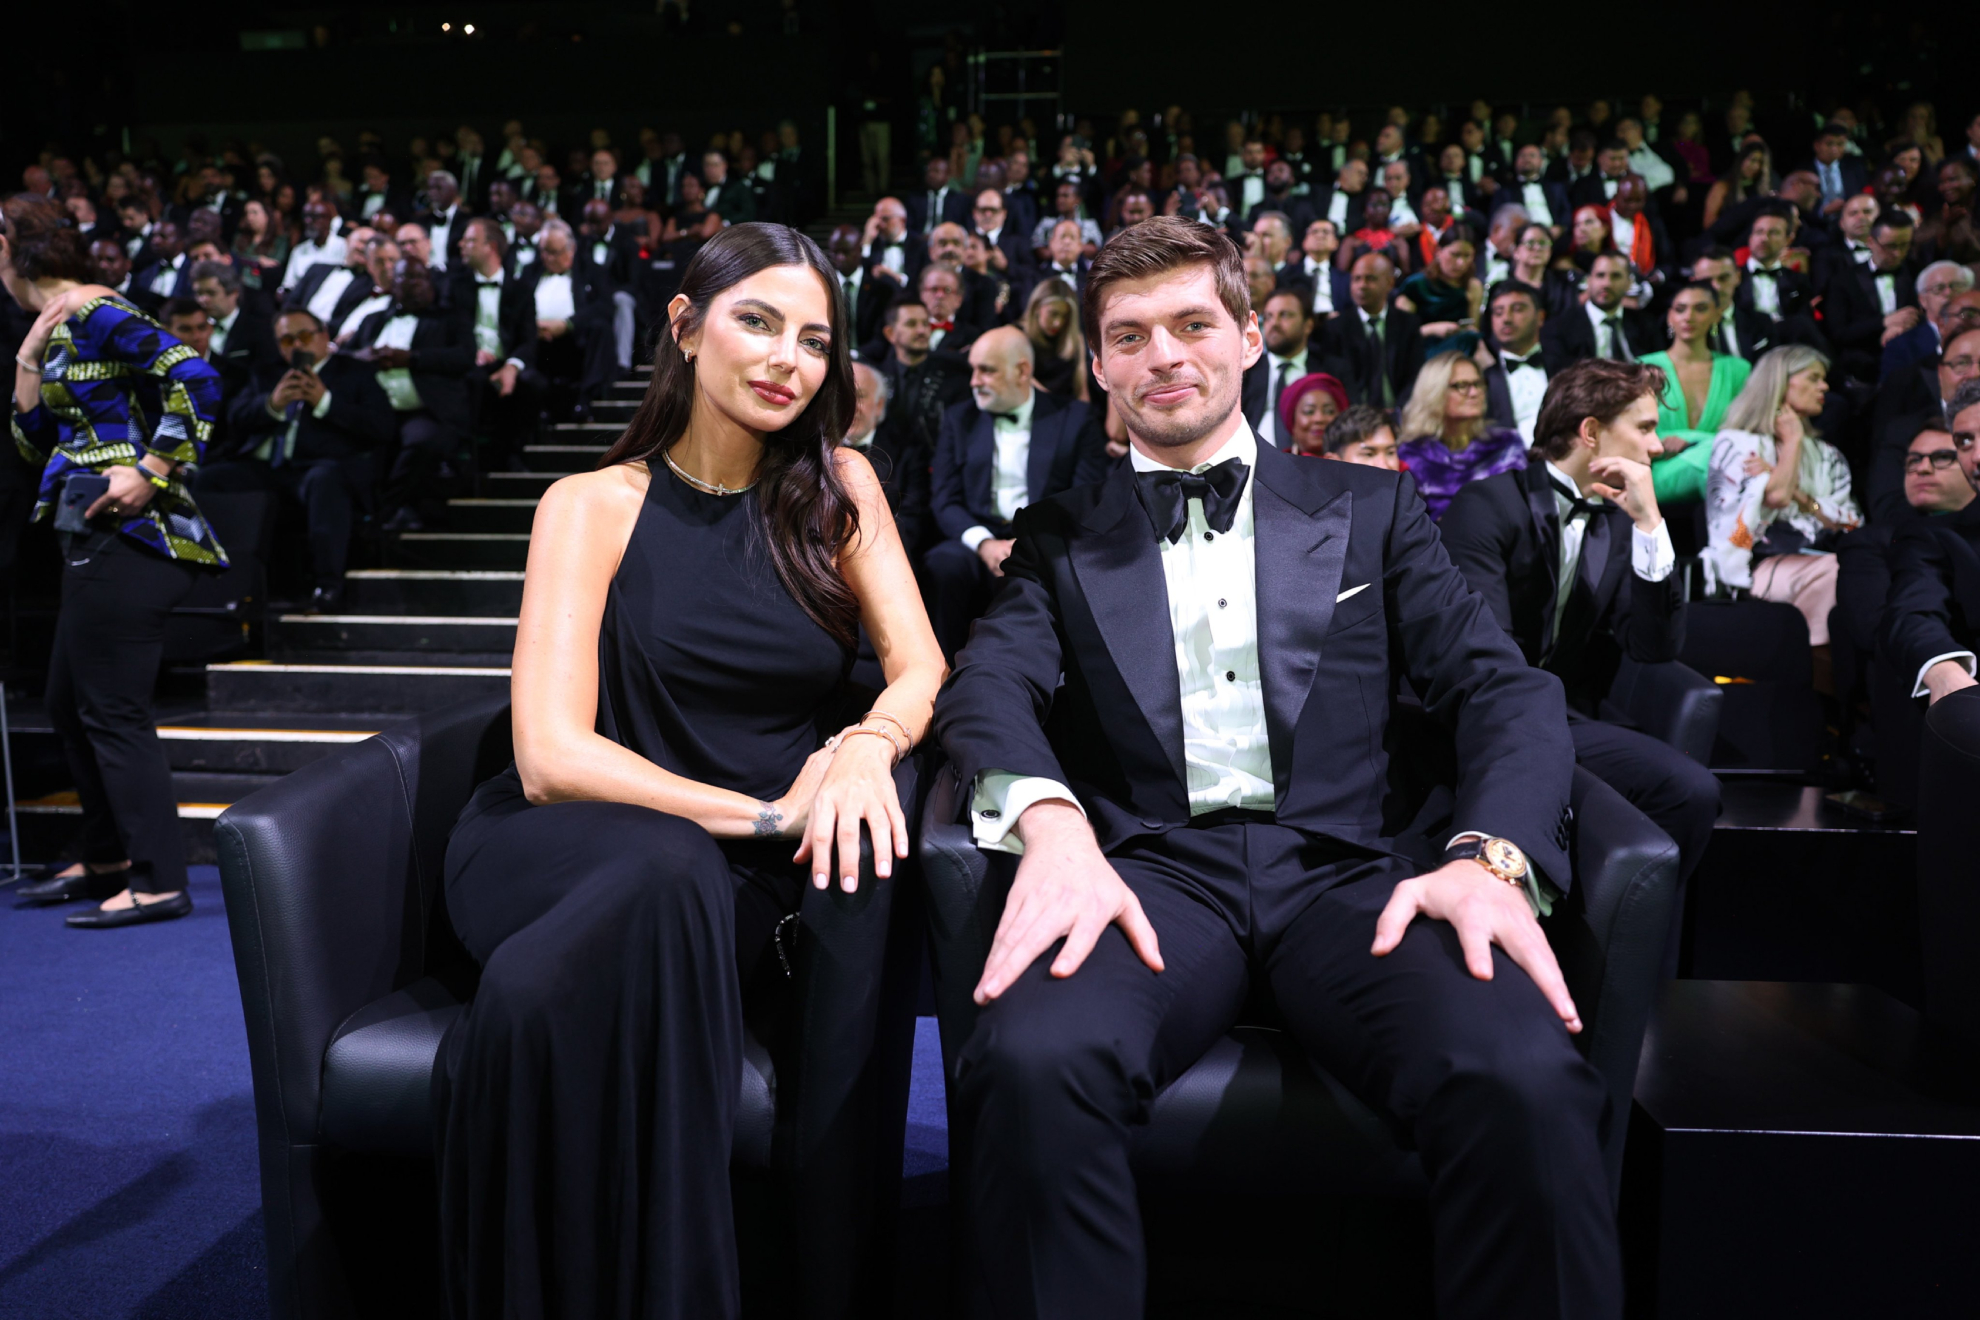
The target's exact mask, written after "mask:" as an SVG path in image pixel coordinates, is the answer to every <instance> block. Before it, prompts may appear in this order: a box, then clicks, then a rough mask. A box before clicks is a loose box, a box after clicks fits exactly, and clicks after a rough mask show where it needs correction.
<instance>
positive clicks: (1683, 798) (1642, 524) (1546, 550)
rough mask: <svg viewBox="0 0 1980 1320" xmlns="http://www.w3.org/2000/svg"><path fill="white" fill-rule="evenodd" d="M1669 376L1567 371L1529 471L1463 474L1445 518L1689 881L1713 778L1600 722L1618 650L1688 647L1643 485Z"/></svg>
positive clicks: (1708, 821)
mask: <svg viewBox="0 0 1980 1320" xmlns="http://www.w3.org/2000/svg"><path fill="white" fill-rule="evenodd" d="M1663 383H1664V382H1663V374H1662V373H1661V372H1659V371H1657V370H1656V369H1655V368H1654V367H1645V366H1643V365H1641V364H1639V363H1635V362H1604V361H1601V360H1600V359H1590V360H1588V361H1584V362H1577V363H1575V364H1574V365H1572V366H1570V367H1568V368H1567V370H1566V371H1564V372H1562V373H1561V374H1560V376H1558V377H1556V378H1555V379H1554V380H1553V381H1552V382H1551V383H1550V384H1549V385H1548V387H1547V399H1546V402H1545V403H1544V404H1543V405H1542V406H1541V409H1540V417H1539V420H1538V421H1537V422H1536V424H1535V428H1534V436H1533V449H1532V451H1531V453H1529V454H1528V456H1527V459H1528V461H1527V465H1526V469H1525V470H1524V471H1522V472H1503V473H1500V474H1499V475H1498V476H1495V477H1487V478H1486V479H1485V480H1483V481H1474V482H1471V483H1470V484H1469V485H1466V486H1465V487H1464V488H1463V489H1461V490H1459V491H1458V493H1457V498H1456V499H1454V500H1452V501H1451V506H1450V508H1449V509H1447V510H1445V512H1444V517H1443V521H1442V522H1440V523H1439V524H1438V529H1439V531H1440V532H1441V533H1442V535H1443V538H1444V545H1445V546H1446V547H1447V548H1448V549H1449V550H1450V555H1451V561H1452V562H1453V563H1455V564H1456V565H1457V566H1458V569H1459V571H1460V572H1462V573H1463V574H1464V576H1465V580H1466V581H1468V582H1469V583H1471V588H1472V590H1474V591H1476V592H1477V593H1478V594H1479V595H1481V596H1483V597H1484V598H1485V602H1486V604H1488V605H1489V606H1491V608H1492V615H1493V617H1494V618H1496V619H1497V620H1498V621H1499V626H1500V627H1502V628H1504V629H1505V630H1506V632H1507V634H1508V635H1509V636H1511V637H1512V639H1513V640H1514V641H1515V642H1517V643H1518V644H1519V649H1520V651H1521V652H1522V653H1523V654H1524V655H1525V656H1526V658H1527V661H1528V662H1529V663H1531V664H1534V665H1538V666H1539V667H1540V668H1542V669H1545V670H1546V671H1547V672H1548V673H1550V674H1553V675H1555V676H1557V677H1558V678H1559V679H1560V680H1561V684H1562V686H1564V687H1565V688H1566V689H1567V698H1568V731H1569V733H1570V734H1571V735H1572V736H1573V738H1574V753H1575V759H1576V760H1577V761H1578V762H1579V763H1580V764H1582V765H1584V766H1586V767H1587V768H1588V769H1589V771H1590V772H1591V773H1593V774H1594V775H1595V776H1596V777H1597V778H1599V779H1601V780H1602V781H1603V782H1604V783H1606V784H1608V785H1609V786H1610V787H1611V788H1613V789H1615V790H1616V791H1617V792H1618V793H1621V794H1622V795H1623V796H1624V797H1625V798H1627V799H1628V800H1629V801H1630V802H1631V803H1632V804H1633V805H1634V806H1635V807H1636V808H1637V809H1638V810H1640V811H1641V812H1643V814H1644V815H1646V816H1648V817H1650V819H1652V820H1654V821H1656V822H1657V824H1658V826H1659V827H1661V828H1662V829H1663V830H1664V832H1665V833H1666V834H1669V835H1670V836H1671V837H1672V838H1673V839H1674V840H1676V841H1677V845H1678V852H1679V856H1680V862H1679V873H1680V877H1681V878H1682V877H1687V876H1689V875H1690V874H1691V872H1692V870H1693V869H1694V868H1695V867H1696V866H1697V865H1698V859H1699V858H1700V857H1701V856H1703V855H1704V852H1705V845H1706V844H1707V843H1708V842H1710V840H1711V837H1712V823H1713V822H1714V821H1715V820H1717V819H1718V816H1719V781H1718V780H1717V779H1715V778H1714V777H1713V775H1712V772H1711V771H1710V770H1707V769H1706V768H1705V767H1704V766H1702V765H1700V764H1698V763H1697V762H1696V761H1694V760H1692V759H1691V758H1690V757H1688V756H1686V755H1684V754H1683V753H1682V752H1679V751H1677V750H1676V749H1675V748H1672V747H1670V746H1669V745H1667V744H1665V743H1661V742H1659V741H1657V740H1656V739H1655V738H1652V737H1650V736H1649V735H1648V734H1644V733H1639V732H1637V731H1636V730H1635V729H1631V728H1625V727H1623V726H1621V725H1617V724H1610V723H1607V722H1604V721H1603V720H1602V719H1601V718H1600V716H1601V708H1602V702H1603V700H1604V699H1605V698H1606V697H1607V696H1608V694H1609V687H1610V685H1611V684H1612V683H1613V682H1614V681H1615V676H1616V668H1617V666H1618V665H1619V664H1620V663H1621V661H1622V659H1623V657H1625V656H1627V657H1628V658H1629V659H1631V660H1634V661H1636V662H1638V663H1639V664H1661V663H1664V662H1667V661H1674V660H1676V659H1677V656H1678V651H1679V649H1680V648H1681V647H1682V646H1683V644H1684V590H1683V587H1684V583H1683V580H1682V579H1681V578H1680V577H1678V575H1677V573H1676V572H1675V569H1676V566H1677V556H1676V551H1675V550H1674V549H1673V548H1672V545H1671V533H1670V528H1669V527H1668V526H1667V525H1666V524H1665V522H1664V515H1663V513H1662V511H1661V510H1659V509H1658V507H1657V495H1656V492H1655V491H1654V490H1653V489H1652V488H1651V484H1650V461H1651V460H1652V459H1653V458H1655V457H1656V456H1657V455H1658V454H1660V453H1662V452H1663V448H1662V446H1661V445H1659V444H1658V442H1657V399H1658V397H1659V395H1660V394H1661V393H1662V390H1663ZM1563 582H1570V583H1572V584H1573V585H1572V586H1570V587H1569V588H1568V590H1567V594H1566V595H1565V596H1563V595H1562V594H1561V589H1560V586H1561V583H1563ZM1672 952H1673V955H1675V946H1673V949H1672Z"/></svg>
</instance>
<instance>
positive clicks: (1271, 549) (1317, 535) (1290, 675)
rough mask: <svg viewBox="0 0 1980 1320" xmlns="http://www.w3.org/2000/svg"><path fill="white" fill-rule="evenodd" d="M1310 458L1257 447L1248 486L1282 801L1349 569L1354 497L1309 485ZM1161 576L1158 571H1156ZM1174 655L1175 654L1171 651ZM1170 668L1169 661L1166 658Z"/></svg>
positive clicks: (1262, 658) (1264, 671) (1263, 664)
mask: <svg viewBox="0 0 1980 1320" xmlns="http://www.w3.org/2000/svg"><path fill="white" fill-rule="evenodd" d="M1312 464H1313V460H1312V459H1306V458H1295V457H1293V456H1292V455H1289V454H1282V453H1280V452H1279V451H1277V450H1274V449H1270V448H1266V447H1262V446H1261V447H1260V449H1259V453H1258V468H1257V470H1256V472H1254V473H1253V477H1252V479H1253V480H1254V481H1255V482H1257V488H1256V490H1255V491H1254V493H1253V497H1252V521H1253V527H1254V533H1253V534H1254V537H1255V542H1254V547H1253V550H1254V563H1255V573H1256V577H1257V584H1256V585H1257V593H1258V670H1259V676H1260V678H1261V680H1262V681H1263V684H1264V688H1265V725H1266V730H1267V734H1268V737H1269V739H1270V742H1271V747H1272V765H1273V768H1274V771H1275V775H1274V777H1275V778H1276V779H1277V780H1278V781H1279V782H1278V783H1277V784H1276V785H1275V787H1276V788H1277V789H1278V792H1279V795H1280V796H1281V798H1283V796H1284V794H1285V789H1286V784H1287V780H1288V777H1289V776H1290V775H1291V773H1292V765H1293V755H1292V752H1293V747H1292V742H1293V731H1294V730H1295V729H1297V728H1298V727H1299V718H1300V714H1301V713H1302V712H1303V711H1304V710H1305V708H1306V695H1307V693H1308V692H1310V691H1311V690H1312V688H1313V677H1314V675H1315V674H1316V673H1318V672H1319V669H1320V663H1321V661H1322V660H1323V659H1324V656H1323V655H1322V650H1323V646H1322V643H1323V642H1324V640H1325V638H1326V636H1327V628H1328V626H1329V625H1330V624H1331V623H1332V622H1333V620H1334V606H1335V603H1336V597H1337V596H1339V594H1340V590H1341V573H1342V570H1343V568H1344V567H1345V566H1346V563H1347V547H1348V532H1349V529H1350V528H1351V526H1352V524H1353V508H1354V500H1353V496H1352V495H1351V494H1350V492H1348V491H1345V490H1343V491H1339V492H1335V493H1331V494H1330V492H1329V491H1328V490H1327V489H1326V487H1324V486H1323V485H1321V484H1320V483H1318V482H1316V481H1313V480H1312V479H1311V478H1312V477H1313V476H1316V475H1318V474H1317V472H1313V471H1309V470H1308V467H1307V466H1306V465H1312ZM1157 571H1158V572H1159V571H1160V565H1159V564H1158V565H1157ZM1171 649H1173V648H1171ZM1169 664H1170V668H1171V669H1173V668H1174V658H1173V656H1170V657H1169Z"/></svg>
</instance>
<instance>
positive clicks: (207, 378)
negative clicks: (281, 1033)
mask: <svg viewBox="0 0 1980 1320" xmlns="http://www.w3.org/2000/svg"><path fill="white" fill-rule="evenodd" d="M0 218H4V224H0V284H4V285H5V286H6V289H7V292H8V293H9V294H10V295H12V297H13V299H14V301H15V302H17V303H19V304H20V305H21V307H22V309H23V310H25V311H27V312H29V313H31V314H33V315H34V316H35V322H34V328H33V329H32V330H30V331H29V332H28V336H27V338H26V340H25V341H23V342H22V344H21V349H20V353H19V355H18V356H17V357H16V359H15V370H14V390H13V405H14V406H13V431H14V443H15V445H16V446H17V447H18V448H19V449H20V451H21V453H22V455H23V456H24V457H25V458H26V459H27V460H28V462H30V463H31V464H34V465H36V466H39V467H40V468H41V469H42V479H41V498H40V501H39V502H38V503H37V504H36V505H35V510H34V517H35V518H36V519H37V520H39V519H42V518H45V517H47V516H49V514H50V512H51V511H52V510H53V509H54V508H55V507H56V505H57V504H58V503H59V502H60V501H61V498H62V492H63V489H64V487H65V485H66V484H67V483H68V482H69V481H70V479H71V478H72V477H75V476H79V475H87V474H95V475H97V476H100V477H103V478H107V480H108V482H109V488H108V489H107V490H105V491H103V492H102V493H101V494H100V495H97V496H96V497H95V498H94V499H93V500H92V501H91V502H90V503H89V505H88V507H87V508H86V509H85V510H84V516H85V519H86V522H87V529H86V530H82V531H58V536H59V537H60V540H61V542H62V551H63V554H62V560H63V569H62V605H61V609H60V612H59V613H58V614H57V615H56V621H55V649H54V653H53V654H52V655H51V656H50V658H49V662H48V698H47V700H48V713H49V716H50V718H51V719H52V720H53V721H54V723H55V727H56V730H57V731H58V732H59V733H60V734H61V737H62V745H63V750H64V752H65V753H66V755H67V757H68V761H69V768H70V771H71V772H72V773H73V774H74V775H75V781H76V792H77V795H78V796H79V797H80V798H81V800H82V809H83V847H84V855H83V863H82V864H81V865H79V866H77V867H74V868H71V869H70V871H68V872H64V873H61V874H59V875H56V876H54V877H52V878H50V879H49V880H46V881H44V882H43V883H41V884H38V885H33V886H30V887H28V888H27V889H25V890H22V891H20V893H21V894H22V896H23V897H26V898H29V899H33V900H36V901H40V902H64V901H67V900H70V899H76V898H99V899H104V900H106V901H104V902H103V904H102V906H101V907H98V908H96V909H94V910H91V911H85V912H78V913H75V914H73V915H71V916H70V917H69V924H70V925H72V926H82V927H99V928H100V927H112V926H130V925H137V924H139V923H142V922H148V921H165V920H169V919H170V918H173V917H182V916H184V915H186V913H188V912H190V911H192V898H191V896H190V895H188V894H187V893H186V859H185V846H184V843H183V842H182V840H181V837H180V833H179V820H178V806H177V803H176V802H175V801H174V799H173V793H172V772H171V769H170V768H169V767H168V766H167V764H166V761H165V752H164V748H163V747H162V746H160V744H159V741H158V733H157V729H156V727H155V726H154V724H153V721H152V712H151V691H152V686H153V684H154V683H155V682H156V681H157V678H158V665H159V661H160V659H161V658H162V656H163V654H164V645H165V621H166V619H167V617H168V616H169V615H170V614H171V611H172V609H173V607H174V606H176V605H177V604H178V603H179V602H180V601H182V600H184V599H185V596H186V593H187V592H188V591H190V590H191V589H192V586H193V583H194V581H195V580H196V579H197V577H198V575H199V573H200V572H201V570H202V569H216V568H224V567H226V564H227V558H226V552H225V551H223V550H222V549H221V548H220V543H219V541H218V540H216V539H215V537H214V535H213V529H212V528H211V527H210V526H208V525H207V522H206V519H205V518H204V517H202V516H201V515H200V511H199V506H198V505H196V504H194V503H193V499H192V495H191V494H190V493H189V492H188V490H187V484H188V481H189V479H190V477H191V476H192V469H193V468H194V466H195V465H196V464H197V463H198V462H199V457H200V452H201V450H202V448H203V446H204V445H205V443H206V440H207V437H208V435H209V434H210V432H211V430H212V425H213V417H214V413H215V411H216V409H217V408H218V406H219V403H220V377H219V375H218V373H216V372H215V371H214V370H213V368H212V367H210V366H208V365H207V364H206V362H205V361H204V360H202V359H201V358H200V357H199V356H198V355H197V354H195V353H194V352H193V351H192V350H191V349H190V348H187V347H186V346H185V345H184V344H181V343H180V342H179V341H178V340H176V339H174V338H172V336H170V335H168V334H166V333H165V331H163V330H162V329H160V328H159V326H158V324H157V323H156V322H155V321H152V320H151V319H150V318H149V317H147V316H145V315H144V314H143V313H141V312H139V311H138V310H137V309H136V308H135V307H133V306H131V305H130V304H129V303H127V302H125V301H124V300H123V299H122V298H120V297H118V296H117V294H116V292H115V291H114V290H112V289H107V288H105V287H103V286H102V285H100V284H95V283H93V282H91V280H90V268H89V263H88V260H87V257H86V254H85V251H84V248H83V243H82V239H81V236H80V235H79V234H78V233H77V232H76V230H74V229H73V228H70V227H68V225H67V217H66V216H65V215H63V213H62V212H61V211H60V210H59V209H58V208H57V207H55V206H54V205H52V204H51V203H48V202H45V201H42V200H40V199H38V198H28V197H15V198H11V199H9V200H8V201H7V202H6V203H5V204H4V206H0Z"/></svg>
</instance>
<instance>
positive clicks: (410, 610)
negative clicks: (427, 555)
mask: <svg viewBox="0 0 1980 1320" xmlns="http://www.w3.org/2000/svg"><path fill="white" fill-rule="evenodd" d="M522 589H523V575H522V574H521V573H519V572H517V571H515V570H513V569H473V568H364V569H355V570H353V571H351V572H349V573H346V574H344V608H345V609H346V610H348V611H349V612H351V613H353V614H449V615H491V614H499V615H508V616H511V617H513V616H514V615H515V613H516V611H518V610H520V609H521V608H522Z"/></svg>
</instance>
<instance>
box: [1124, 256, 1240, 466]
mask: <svg viewBox="0 0 1980 1320" xmlns="http://www.w3.org/2000/svg"><path fill="white" fill-rule="evenodd" d="M1098 310H1099V317H1098V320H1099V325H1100V333H1099V337H1098V340H1097V341H1096V342H1095V344H1094V345H1093V353H1094V365H1095V367H1096V368H1097V369H1098V371H1099V373H1100V378H1101V380H1102V381H1103V382H1104V383H1105V384H1106V387H1107V395H1108V398H1109V399H1110V400H1111V401H1112V402H1113V403H1114V405H1115V406H1116V407H1118V408H1119V409H1120V410H1121V415H1122V418H1123V420H1125V421H1126V423H1127V428H1128V431H1129V433H1130V435H1131V436H1132V437H1133V438H1134V439H1136V440H1138V441H1140V442H1141V443H1142V444H1143V445H1145V446H1147V447H1150V448H1153V449H1157V450H1160V449H1169V448H1176V447H1179V446H1183V445H1189V444H1194V443H1195V442H1196V441H1198V440H1201V439H1203V438H1204V437H1206V436H1208V435H1210V434H1211V433H1212V432H1214V431H1215V430H1216V429H1217V428H1219V427H1221V426H1223V425H1225V424H1226V423H1227V422H1229V420H1230V417H1231V414H1232V413H1234V412H1235V411H1236V410H1237V407H1238V399H1239V395H1240V394H1241V392H1242V389H1243V380H1244V372H1245V368H1247V367H1249V366H1250V365H1251V364H1252V363H1254V362H1256V361H1257V360H1258V358H1259V355H1260V354H1261V353H1262V352H1263V351H1264V347H1265V346H1264V343H1263V341H1262V339H1261V337H1260V336H1259V333H1258V331H1257V329H1256V328H1255V327H1254V326H1252V325H1250V324H1249V322H1250V319H1251V318H1249V317H1247V318H1245V319H1246V322H1247V324H1245V325H1239V324H1238V323H1237V321H1235V320H1234V319H1232V317H1231V314H1230V312H1229V311H1227V310H1226V309H1225V307H1224V305H1223V302H1222V301H1221V300H1220V299H1219V298H1218V296H1217V280H1216V274H1215V272H1214V271H1213V270H1212V269H1211V267H1210V266H1209V265H1208V264H1207V263H1204V264H1200V265H1193V266H1187V267H1183V268H1181V269H1178V270H1171V271H1165V272H1162V273H1160V274H1156V275H1149V276H1145V277H1143V278H1141V279H1138V280H1122V281H1120V282H1119V283H1117V284H1114V285H1112V286H1111V287H1110V288H1109V289H1108V290H1107V293H1106V299H1105V301H1104V302H1103V303H1102V304H1101V306H1100V307H1099V309H1098Z"/></svg>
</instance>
